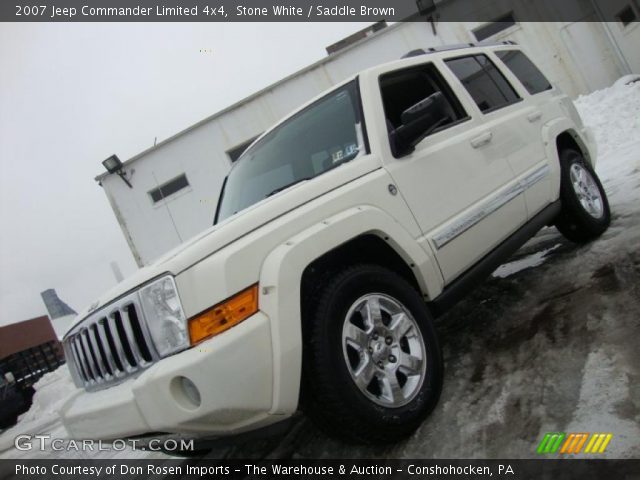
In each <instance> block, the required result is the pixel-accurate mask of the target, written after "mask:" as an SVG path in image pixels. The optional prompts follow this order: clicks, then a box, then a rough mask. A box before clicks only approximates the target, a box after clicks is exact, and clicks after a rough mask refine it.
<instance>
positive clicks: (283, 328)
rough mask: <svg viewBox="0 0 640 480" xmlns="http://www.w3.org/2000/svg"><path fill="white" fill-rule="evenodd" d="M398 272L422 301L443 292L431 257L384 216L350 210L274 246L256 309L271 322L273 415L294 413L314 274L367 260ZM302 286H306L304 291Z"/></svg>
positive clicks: (378, 212) (366, 209)
mask: <svg viewBox="0 0 640 480" xmlns="http://www.w3.org/2000/svg"><path fill="white" fill-rule="evenodd" d="M375 255H379V256H380V257H381V258H383V259H384V260H380V259H378V261H377V262H375V263H378V264H383V265H384V266H386V267H387V268H390V269H392V270H393V271H396V272H398V273H399V274H400V275H402V276H403V277H405V278H407V280H408V281H410V282H411V283H412V284H413V285H414V286H417V288H418V289H419V291H420V292H421V293H422V294H423V295H424V296H425V299H429V298H435V296H436V295H437V294H439V293H440V292H441V291H442V276H441V274H440V272H439V270H438V268H437V266H436V263H435V259H434V258H433V256H432V254H430V252H427V251H425V250H424V249H423V248H422V247H420V246H419V245H418V243H417V241H416V240H415V239H414V238H413V237H412V236H411V235H410V234H409V232H407V231H406V230H405V229H404V228H403V227H402V226H401V225H400V224H399V223H398V222H397V221H395V219H393V218H392V217H391V216H389V215H388V214H387V213H386V212H384V211H382V210H380V209H378V208H376V207H372V206H367V205H363V206H358V207H353V208H350V209H348V210H345V211H343V212H340V213H338V214H336V215H334V216H333V217H330V218H327V219H325V220H323V221H321V222H318V223H317V224H315V225H313V226H312V227H310V228H308V229H306V230H304V231H302V232H300V233H298V234H297V235H295V236H294V237H292V238H291V239H289V240H287V241H285V242H284V243H282V244H281V245H279V246H277V247H276V248H275V249H274V250H272V251H271V253H270V254H269V255H268V256H267V257H266V259H265V261H264V262H263V265H262V268H261V272H260V299H259V302H260V309H261V310H262V311H264V312H265V313H266V314H267V315H268V316H269V317H270V319H271V337H272V344H273V356H274V372H273V376H274V378H273V382H274V388H273V392H274V398H273V406H272V409H271V411H270V413H271V414H275V415H278V414H279V415H286V414H291V413H293V412H295V410H296V409H297V407H298V400H299V393H300V383H301V382H300V380H301V371H302V321H301V315H302V305H303V303H304V302H303V300H302V298H303V294H305V295H308V294H309V291H308V288H307V287H308V285H309V282H313V281H314V280H316V281H318V279H319V277H318V276H317V272H318V269H320V268H325V267H328V266H335V265H338V264H339V263H338V262H340V261H341V260H345V261H346V260H349V262H350V264H352V263H354V262H355V261H358V262H362V261H363V260H369V261H372V260H373V259H374V256H375ZM303 284H304V285H305V286H304V287H303Z"/></svg>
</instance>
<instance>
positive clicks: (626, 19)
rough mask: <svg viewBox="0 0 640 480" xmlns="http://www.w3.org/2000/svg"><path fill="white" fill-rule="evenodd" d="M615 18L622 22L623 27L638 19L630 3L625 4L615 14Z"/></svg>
mask: <svg viewBox="0 0 640 480" xmlns="http://www.w3.org/2000/svg"><path fill="white" fill-rule="evenodd" d="M616 18H617V19H618V21H619V22H620V23H622V26H623V27H627V26H629V25H630V24H631V23H633V22H635V21H637V20H638V17H637V16H636V12H635V10H634V9H633V7H632V6H631V5H627V6H626V7H624V8H623V9H622V10H621V11H620V13H618V14H617V15H616Z"/></svg>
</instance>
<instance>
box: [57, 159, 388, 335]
mask: <svg viewBox="0 0 640 480" xmlns="http://www.w3.org/2000/svg"><path fill="white" fill-rule="evenodd" d="M377 168H380V162H379V160H378V159H376V158H374V157H372V156H371V155H367V156H365V157H360V158H358V159H357V161H351V162H349V163H346V164H344V165H341V166H340V167H337V168H335V169H334V170H331V171H329V172H327V173H325V174H323V175H320V176H318V177H316V178H313V179H311V180H308V181H305V182H302V183H299V184H296V185H293V186H292V187H290V188H288V189H286V190H283V191H282V192H279V193H277V194H276V195H273V196H272V197H269V198H267V199H265V200H263V201H261V202H259V203H257V204H255V205H253V206H251V207H249V208H247V209H245V210H243V211H241V212H239V213H237V214H236V215H233V216H231V217H229V218H227V219H226V220H224V221H223V222H221V223H219V224H217V225H214V226H211V227H209V228H208V229H206V230H205V231H203V232H202V233H200V234H198V235H196V236H195V237H192V238H191V239H189V240H187V241H185V242H184V243H182V244H180V245H178V246H177V247H175V248H174V249H172V250H170V251H169V252H167V253H165V254H164V255H162V256H161V257H160V258H158V259H156V260H155V261H154V262H153V263H152V264H150V265H148V266H145V267H143V268H141V269H140V270H138V271H136V272H135V273H134V274H133V275H131V276H129V277H127V278H126V279H125V280H123V281H122V282H120V283H119V284H118V285H116V286H115V287H113V288H112V289H110V290H109V291H107V292H106V293H105V294H104V295H101V296H100V297H99V298H98V299H97V301H96V302H94V303H92V304H91V305H89V306H88V307H87V308H85V309H83V310H82V311H81V312H79V313H78V316H77V317H76V319H75V320H74V321H73V323H72V325H71V326H70V327H69V329H68V330H67V332H68V331H70V330H71V329H73V327H75V326H76V325H77V324H78V323H80V322H81V321H82V320H84V319H85V318H86V317H87V316H88V315H90V314H92V313H94V312H96V311H98V310H100V309H101V308H103V307H105V306H106V305H108V304H110V303H111V302H113V301H115V300H117V299H118V298H120V297H122V296H124V295H126V294H128V293H130V292H131V291H133V290H136V289H138V288H139V287H140V286H141V285H143V284H145V283H148V282H149V281H151V280H153V279H155V278H157V277H160V276H162V275H164V274H167V273H170V274H173V275H178V274H180V273H181V272H183V271H184V270H186V269H188V268H189V267H191V266H193V265H195V264H196V263H198V262H200V261H201V260H203V259H204V258H206V257H208V256H210V255H213V254H214V253H216V252H218V251H220V250H221V249H223V248H224V247H225V246H227V245H229V244H231V243H233V242H234V241H236V240H238V239H240V238H242V237H244V236H245V235H247V234H249V233H251V232H252V231H254V230H257V229H259V228H260V227H262V226H263V225H265V224H267V223H269V222H271V221H273V220H274V219H276V218H278V217H281V216H283V215H286V214H287V213H288V212H290V211H292V210H294V209H296V208H298V207H299V206H301V205H303V204H305V203H308V202H310V201H311V200H313V199H315V198H318V197H320V196H322V195H324V194H325V193H327V192H329V191H331V190H335V189H336V188H339V187H340V186H342V185H345V184H346V183H349V182H351V181H353V180H355V179H356V178H359V177H361V176H363V175H366V174H367V173H369V172H371V171H373V170H376V169H377Z"/></svg>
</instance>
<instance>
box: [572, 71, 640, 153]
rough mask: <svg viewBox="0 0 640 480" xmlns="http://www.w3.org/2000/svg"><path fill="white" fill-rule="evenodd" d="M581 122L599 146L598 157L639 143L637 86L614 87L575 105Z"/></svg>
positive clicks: (639, 107)
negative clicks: (587, 127)
mask: <svg viewBox="0 0 640 480" xmlns="http://www.w3.org/2000/svg"><path fill="white" fill-rule="evenodd" d="M575 105H576V108H577V109H578V112H579V113H580V116H581V117H582V120H583V121H584V124H585V125H587V126H589V127H591V128H592V129H593V132H594V134H595V136H596V141H597V143H598V156H599V158H602V159H604V158H605V157H608V156H609V155H610V154H611V153H612V152H614V151H616V150H619V149H621V148H624V147H625V146H627V145H629V144H632V143H635V142H640V82H635V83H631V84H629V85H625V84H624V83H622V84H616V85H614V86H612V87H609V88H605V89H603V90H598V91H596V92H593V93H591V94H589V95H586V96H580V97H579V98H578V99H577V100H576V101H575Z"/></svg>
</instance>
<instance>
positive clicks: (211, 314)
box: [189, 284, 258, 345]
mask: <svg viewBox="0 0 640 480" xmlns="http://www.w3.org/2000/svg"><path fill="white" fill-rule="evenodd" d="M257 311H258V285H257V284H256V285H253V286H251V287H249V288H247V289H246V290H243V291H242V292H240V293H238V294H236V295H234V296H233V297H231V298H228V299H227V300H225V301H224V302H222V303H219V304H218V305H216V306H215V307H212V308H210V309H209V310H205V311H204V312H202V313H201V314H199V315H196V316H195V317H193V318H191V319H190V320H189V336H190V338H191V345H195V344H196V343H198V342H201V341H202V340H205V339H207V338H210V337H213V336H214V335H218V334H219V333H222V332H224V331H225V330H229V329H230V328H231V327H233V326H235V325H237V324H238V323H240V322H241V321H243V320H244V319H246V318H247V317H250V316H251V315H253V314H254V313H256V312H257Z"/></svg>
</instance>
